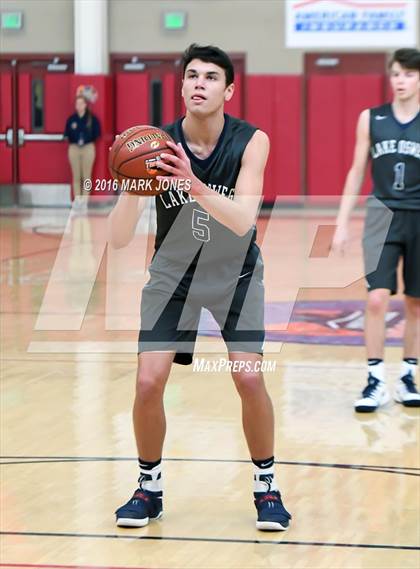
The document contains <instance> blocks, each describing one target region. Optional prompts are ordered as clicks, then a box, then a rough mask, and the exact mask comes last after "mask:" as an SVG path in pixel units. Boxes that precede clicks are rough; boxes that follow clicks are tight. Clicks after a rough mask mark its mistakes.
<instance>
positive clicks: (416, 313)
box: [405, 298, 420, 320]
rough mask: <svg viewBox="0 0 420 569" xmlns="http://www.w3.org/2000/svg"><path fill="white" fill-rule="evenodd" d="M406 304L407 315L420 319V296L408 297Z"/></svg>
mask: <svg viewBox="0 0 420 569" xmlns="http://www.w3.org/2000/svg"><path fill="white" fill-rule="evenodd" d="M405 306H406V308H405V309H406V312H407V315H409V316H411V318H415V319H416V320H420V298H410V299H408V298H407V299H406V303H405Z"/></svg>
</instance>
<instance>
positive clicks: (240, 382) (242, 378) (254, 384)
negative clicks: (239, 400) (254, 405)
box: [232, 371, 264, 397]
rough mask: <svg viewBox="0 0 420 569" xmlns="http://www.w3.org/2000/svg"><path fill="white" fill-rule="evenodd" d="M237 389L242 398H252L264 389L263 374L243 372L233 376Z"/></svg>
mask: <svg viewBox="0 0 420 569" xmlns="http://www.w3.org/2000/svg"><path fill="white" fill-rule="evenodd" d="M232 377H233V381H234V382H235V385H236V389H237V390H238V393H239V395H240V396H241V397H247V396H252V395H254V394H256V393H258V392H259V391H260V389H264V380H263V376H262V374H261V373H258V372H246V371H241V372H237V373H233V374H232Z"/></svg>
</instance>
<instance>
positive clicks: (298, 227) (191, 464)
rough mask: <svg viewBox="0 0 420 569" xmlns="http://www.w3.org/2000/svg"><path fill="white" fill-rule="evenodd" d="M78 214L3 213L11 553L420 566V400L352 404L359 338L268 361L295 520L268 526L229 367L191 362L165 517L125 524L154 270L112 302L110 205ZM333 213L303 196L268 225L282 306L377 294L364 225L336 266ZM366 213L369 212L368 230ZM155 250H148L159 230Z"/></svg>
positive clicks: (271, 269) (4, 447)
mask: <svg viewBox="0 0 420 569" xmlns="http://www.w3.org/2000/svg"><path fill="white" fill-rule="evenodd" d="M67 216H68V212H65V211H64V210H61V211H60V210H20V211H16V212H15V213H14V214H13V215H11V214H10V212H9V213H7V215H6V214H4V215H3V216H2V218H1V222H2V226H1V237H2V263H1V267H2V270H1V279H2V280H1V293H2V304H1V326H2V329H1V345H2V353H1V375H2V381H1V406H2V407H1V427H2V428H1V455H2V460H1V463H2V464H1V472H2V504H3V506H2V518H1V541H2V547H1V563H0V566H2V567H7V568H11V567H37V568H40V567H50V568H53V567H54V568H55V567H56V568H64V567H72V568H75V567H89V568H93V567H97V568H111V567H112V568H120V569H122V568H160V569H181V568H198V567H200V568H203V569H207V568H208V569H210V568H211V569H222V568H223V569H224V568H232V569H233V568H234V569H251V568H252V569H256V568H258V569H260V568H261V569H262V568H267V567H268V568H273V569H274V568H275V569H277V568H280V567H284V568H289V567H290V568H305V567H308V568H341V567H343V568H366V569H373V568H384V567H386V568H402V567H404V568H417V567H419V565H420V555H419V552H420V548H419V535H420V531H419V530H420V527H419V517H418V509H419V501H420V496H419V484H418V477H419V475H420V468H419V442H418V441H419V413H418V411H416V410H415V409H412V410H409V409H405V408H403V407H401V406H398V405H397V404H395V403H391V404H389V405H388V406H387V407H386V408H384V409H383V410H381V411H380V412H378V413H377V414H375V415H373V416H366V417H365V416H357V415H355V414H354V412H353V400H354V398H355V397H356V396H357V394H358V393H359V391H360V389H361V387H362V385H363V383H364V381H365V369H364V359H365V354H364V348H363V346H362V345H343V344H344V343H345V342H343V343H340V342H338V343H336V344H334V343H333V342H330V343H327V344H325V343H324V342H316V341H315V342H314V343H298V342H296V343H290V342H286V343H283V344H281V343H279V342H274V341H273V342H268V343H267V346H266V356H265V359H266V360H269V361H271V362H275V365H276V369H275V371H274V372H269V373H267V374H266V381H267V385H268V389H269V391H270V394H271V396H272V399H273V403H274V407H275V413H276V459H277V461H278V465H277V478H278V481H279V484H280V487H281V490H282V494H283V497H284V501H285V504H286V506H287V508H288V509H289V510H290V511H291V513H292V515H293V520H292V525H291V527H290V529H289V530H288V531H287V532H284V533H281V534H277V533H271V534H270V533H261V532H258V531H257V530H256V529H255V512H254V506H253V503H252V495H251V490H252V468H251V465H250V464H249V462H248V453H247V448H246V445H245V442H244V437H243V434H242V429H241V421H240V405H239V399H238V397H237V395H236V393H235V391H234V388H233V384H232V381H231V379H230V375H229V374H228V373H200V372H193V369H192V366H190V367H188V368H186V367H183V366H182V367H181V366H174V367H173V370H172V373H171V377H170V380H169V384H168V388H167V392H166V397H165V402H166V411H167V418H168V435H167V439H166V444H165V452H164V458H165V462H164V485H165V501H164V507H165V514H164V518H163V519H162V520H160V521H159V522H155V523H152V524H150V525H149V526H148V527H146V528H144V529H138V530H136V529H128V530H127V529H121V528H117V527H116V526H115V524H114V510H115V508H116V507H118V506H119V505H120V504H121V503H122V502H123V501H126V500H127V499H128V497H129V495H130V494H131V492H132V491H133V490H134V488H135V483H136V478H137V475H138V469H137V464H136V452H135V445H134V439H133V434H132V426H131V405H132V399H133V393H134V378H135V370H136V355H135V341H136V330H135V326H136V321H135V318H134V321H132V320H131V319H130V318H131V317H132V314H133V313H132V310H133V306H135V305H136V303H138V302H139V293H138V292H136V291H138V289H139V286H140V285H139V282H143V281H142V279H143V277H144V275H143V274H142V272H141V271H140V272H138V271H137V272H136V271H134V269H133V272H132V273H130V271H128V273H129V274H128V278H127V279H126V284H127V283H128V285H127V286H129V287H130V288H129V289H125V290H126V293H127V291H131V292H130V294H128V293H127V296H130V299H128V300H127V299H125V298H122V299H121V298H119V301H118V302H119V303H120V304H119V308H118V311H119V313H118V314H114V313H112V314H111V315H109V314H108V316H105V314H106V313H107V310H108V313H109V306H110V305H112V303H111V304H110V303H109V298H110V297H112V298H113V299H114V301H115V299H116V297H115V296H112V295H113V294H117V296H118V290H117V292H115V290H116V288H117V287H118V284H119V281H118V279H117V283H116V284H115V283H114V285H115V287H114V289H113V290H111V291H110V289H112V288H113V287H110V286H109V283H108V287H107V282H106V281H107V279H109V278H110V275H112V271H110V270H107V267H106V262H105V260H104V259H102V262H101V254H100V251H101V246H100V245H99V246H98V251H99V253H98V251H97V250H96V249H95V248H96V246H97V245H96V244H95V243H96V241H100V240H101V238H103V237H101V236H103V234H104V228H105V217H104V216H103V215H100V214H90V215H89V216H86V217H79V218H77V217H75V218H73V219H72V220H71V221H69V222H68V225H67V231H66V233H64V234H63V230H64V227H65V225H66V223H67ZM333 219H334V218H333V217H332V216H331V215H329V214H328V213H322V214H321V213H320V212H316V211H313V212H307V213H306V214H304V213H303V212H302V211H293V210H289V211H286V212H285V213H283V214H282V215H280V216H279V217H276V218H275V219H272V220H271V221H270V222H268V220H267V219H262V220H261V221H260V222H259V225H260V228H259V229H260V241H263V237H264V236H265V237H266V239H265V240H264V244H263V253H264V259H265V265H266V273H265V281H266V300H267V303H286V304H287V303H288V302H291V303H292V304H293V302H294V301H295V300H298V301H301V302H303V301H308V302H309V301H311V302H318V301H319V302H321V301H329V300H337V301H354V300H363V299H364V298H365V291H364V284H363V279H362V278H361V275H360V274H359V273H357V270H359V269H357V267H359V264H360V255H359V252H358V251H357V247H358V245H357V242H358V241H357V239H356V237H355V238H354V239H353V242H352V243H353V245H352V247H353V252H352V254H351V255H350V257H347V260H346V262H343V261H342V260H337V263H341V264H339V265H337V266H336V268H335V269H334V268H333V269H331V266H330V265H328V258H327V256H326V255H327V254H326V253H325V243H324V242H323V235H324V233H325V231H326V232H327V233H328V230H327V229H325V228H326V227H327V226H328V225H329V224H331V223H333ZM319 226H321V229H319ZM360 227H361V220H360V219H358V218H357V217H356V219H355V221H354V223H353V229H354V233H355V235H356V234H358V233H360ZM324 230H325V231H324ZM147 232H148V229H147V227H146V229H144V228H143V230H141V231H140V236H139V237H140V238H142V239H143V240H144V237H145V235H146V234H147ZM323 232H324V233H323ZM314 236H315V237H316V239H315V237H314ZM95 240H96V241H95ZM94 241H95V243H94ZM141 247H142V245H140V249H141ZM142 250H143V251H145V256H146V257H147V256H149V257H150V244H149V248H148V249H144V247H143V249H142ZM98 259H99V260H98ZM302 259H303V260H302ZM117 266H118V264H117ZM337 267H338V268H337ZM114 268H115V267H114ZM96 272H97V275H96ZM114 272H115V271H114ZM117 272H118V271H117ZM69 273H71V274H72V278H71V279H69ZM92 274H93V275H94V277H95V275H96V279H95V278H93V279H92ZM130 274H131V277H133V275H134V277H136V278H134V277H133V278H131V280H130ZM51 281H54V283H55V287H56V288H55V289H54V287H52V288H51V289H48V287H49V286H51ZM70 281H71V282H70ZM87 281H89V282H90V284H88V285H87V284H86V282H87ZM60 283H61V284H60ZM133 291H134V292H133ZM131 293H132V294H131ZM120 296H121V295H120ZM122 296H123V297H124V296H126V294H124V295H122ZM112 298H111V300H112ZM399 298H400V299H401V297H399ZM81 299H82V300H81ZM83 299H87V300H88V303H87V302H85V301H83ZM107 299H108V300H107ZM83 302H85V304H86V303H87V308H86V310H84V305H83ZM282 306H284V304H283V305H282ZM81 309H83V310H84V311H83V314H82V318H81V319H80V314H79V312H80V310H81ZM54 311H56V312H54ZM60 311H61V312H60ZM118 311H117V312H118ZM134 313H135V312H134ZM60 314H61V321H60V322H61V323H60V324H58V325H55V324H57V322H59V320H57V318H58V317H59V316H60ZM63 314H64V316H63ZM40 315H41V316H40ZM55 316H57V318H55ZM54 318H55V319H54ZM107 318H108V320H107V321H106V319H107ZM63 319H64V321H63ZM124 319H126V322H127V326H126V327H125V328H124V326H123V325H121V320H122V321H124ZM54 323H55V324H54ZM110 323H111V324H112V323H113V325H110ZM36 327H37V328H38V329H35V328H36ZM107 328H111V329H107ZM271 329H272V330H274V329H275V325H272V326H271ZM359 343H360V342H359ZM197 351H198V355H199V356H200V357H205V358H206V359H207V360H210V361H213V360H215V359H217V360H219V359H220V358H221V357H224V356H225V351H224V346H223V344H222V343H221V342H220V340H219V339H218V338H214V337H204V336H202V337H200V341H199V345H198V349H197ZM400 359H401V348H400V347H398V346H394V347H387V349H386V360H387V364H388V382H389V385H390V386H392V383H393V381H394V379H395V377H396V375H397V373H398V369H399V360H400Z"/></svg>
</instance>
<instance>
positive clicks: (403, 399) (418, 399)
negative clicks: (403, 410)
mask: <svg viewBox="0 0 420 569" xmlns="http://www.w3.org/2000/svg"><path fill="white" fill-rule="evenodd" d="M394 399H395V401H397V403H402V404H403V405H404V407H420V393H419V392H418V391H417V387H416V384H415V382H414V377H413V375H412V374H411V373H408V374H407V375H404V376H403V377H401V378H400V379H399V380H398V381H397V385H396V386H395V394H394Z"/></svg>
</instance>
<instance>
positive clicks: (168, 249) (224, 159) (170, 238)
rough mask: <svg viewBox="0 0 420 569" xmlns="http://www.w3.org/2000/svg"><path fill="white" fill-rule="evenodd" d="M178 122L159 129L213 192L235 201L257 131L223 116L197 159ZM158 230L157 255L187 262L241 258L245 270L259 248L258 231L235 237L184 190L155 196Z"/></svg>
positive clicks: (226, 260) (215, 261) (253, 259)
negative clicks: (210, 146)
mask: <svg viewBox="0 0 420 569" xmlns="http://www.w3.org/2000/svg"><path fill="white" fill-rule="evenodd" d="M182 120H183V119H179V120H178V121H176V122H175V123H173V124H170V125H168V126H165V127H163V129H164V130H165V131H166V132H168V133H169V134H170V135H171V136H172V138H173V139H174V140H175V142H177V143H178V142H181V144H182V146H183V147H184V150H185V152H186V153H187V155H188V157H189V158H190V161H191V167H192V170H193V172H194V174H195V175H196V176H197V178H199V179H200V180H201V181H202V182H203V183H205V184H206V185H208V186H209V187H210V188H211V189H212V190H214V191H215V192H217V193H218V194H220V195H223V196H225V197H226V198H227V199H231V200H232V199H233V198H234V195H235V185H236V181H237V178H238V175H239V171H240V169H241V163H242V156H243V154H244V152H245V149H246V146H247V144H248V143H249V141H250V140H251V138H252V136H253V135H254V133H255V131H256V130H257V128H256V127H254V126H252V125H250V124H249V123H247V122H245V121H243V120H240V119H237V118H234V117H232V116H230V115H226V114H225V122H224V127H223V130H222V132H221V134H220V137H219V140H218V142H217V144H216V147H215V148H214V150H213V152H212V153H211V154H210V156H209V157H208V158H206V159H199V158H197V156H195V155H194V154H193V153H192V152H191V150H190V149H189V147H188V145H187V143H186V141H185V138H184V134H183V130H182ZM156 211H157V232H156V241H155V254H156V253H157V252H158V251H159V256H163V257H164V258H166V259H168V260H171V261H174V262H180V263H182V264H185V263H186V262H188V261H193V260H194V259H197V258H198V257H199V258H200V264H201V263H205V264H207V263H216V264H217V263H219V262H228V261H229V260H230V259H233V258H237V257H238V256H240V257H242V259H243V260H244V266H254V264H255V261H256V260H257V258H258V254H259V248H258V246H257V245H256V243H255V239H256V228H255V226H254V227H253V228H251V229H250V230H249V231H248V233H247V234H246V235H245V236H238V235H236V234H235V233H234V232H233V231H231V230H230V229H228V228H227V227H226V226H224V225H223V224H221V223H219V222H218V221H217V220H216V219H214V218H213V217H212V216H211V215H209V214H208V212H207V211H206V210H205V209H204V208H203V207H202V206H200V204H199V203H198V202H197V201H196V200H195V199H194V197H193V196H191V195H190V194H189V193H188V192H186V191H182V190H174V189H171V190H168V191H165V192H162V193H161V194H159V195H157V196H156Z"/></svg>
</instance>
